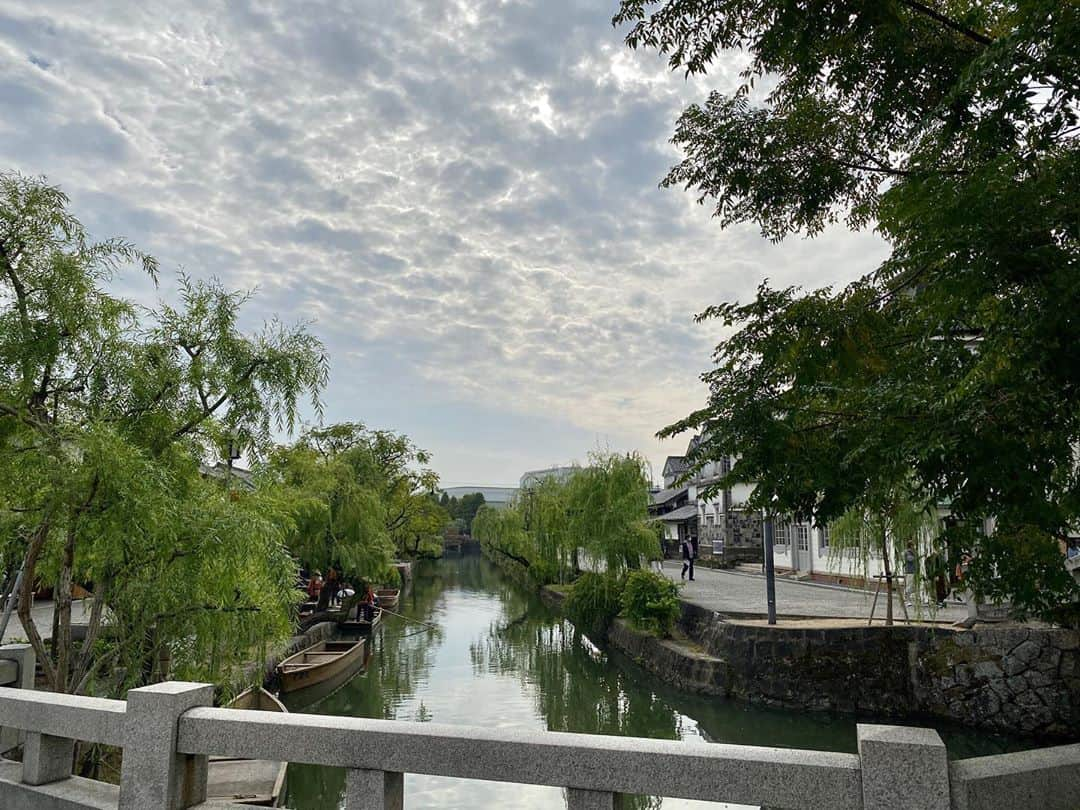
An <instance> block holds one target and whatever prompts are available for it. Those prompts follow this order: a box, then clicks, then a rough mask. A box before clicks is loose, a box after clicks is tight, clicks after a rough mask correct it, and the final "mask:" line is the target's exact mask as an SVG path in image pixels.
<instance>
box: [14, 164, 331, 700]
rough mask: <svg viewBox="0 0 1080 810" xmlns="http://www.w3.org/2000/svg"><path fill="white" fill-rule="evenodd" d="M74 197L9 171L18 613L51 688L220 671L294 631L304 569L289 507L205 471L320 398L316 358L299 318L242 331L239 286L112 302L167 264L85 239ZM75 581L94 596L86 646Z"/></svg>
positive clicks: (257, 447) (254, 449)
mask: <svg viewBox="0 0 1080 810" xmlns="http://www.w3.org/2000/svg"><path fill="white" fill-rule="evenodd" d="M67 202H68V201H67V198H66V197H65V196H64V194H63V193H62V192H61V191H60V190H59V189H57V188H55V187H52V186H49V185H48V184H47V183H45V182H44V181H43V180H38V179H32V178H27V177H23V176H21V175H18V174H0V289H2V298H0V301H2V303H0V492H2V495H0V555H2V559H3V562H4V565H5V568H6V569H7V570H9V571H11V570H15V569H16V568H18V567H19V566H20V565H22V566H24V569H25V571H24V578H23V580H22V587H21V593H20V599H19V618H20V620H21V622H22V625H23V628H24V631H25V632H26V634H27V637H28V638H29V640H30V642H31V644H32V645H33V646H34V649H35V652H36V653H37V656H38V661H39V662H40V663H41V666H42V669H43V671H44V675H45V679H46V682H47V683H48V686H49V688H51V689H54V690H57V691H64V692H83V691H86V690H87V689H88V688H89V687H90V686H91V685H93V684H95V683H97V684H98V689H99V691H116V690H122V689H123V688H125V687H127V686H131V685H137V684H140V683H145V682H147V681H148V680H152V679H154V678H156V677H161V676H163V675H164V674H165V672H166V671H167V667H168V666H169V665H170V664H171V666H172V667H173V670H174V671H177V672H181V673H184V674H185V675H188V676H194V675H195V674H197V673H207V674H209V673H210V672H214V671H223V670H224V669H226V668H228V667H229V666H231V665H233V664H235V663H238V662H239V661H241V660H243V658H244V657H245V656H250V655H251V654H252V648H253V647H254V646H256V645H258V644H261V643H263V642H266V641H272V640H274V639H275V638H278V637H280V636H282V635H283V634H286V633H287V632H288V630H289V618H290V615H289V609H290V606H291V603H292V594H293V593H294V591H293V590H292V585H293V580H294V577H295V567H294V565H293V564H292V561H291V559H290V558H289V557H288V555H287V553H286V552H285V549H284V546H283V544H282V527H283V526H284V525H285V524H286V520H287V516H286V515H284V514H283V513H282V512H281V510H280V509H279V505H278V504H277V503H276V502H275V501H273V500H272V499H267V498H264V497H263V495H262V494H260V493H241V492H238V491H235V490H229V489H228V488H227V487H226V486H225V485H224V484H222V483H221V482H217V481H213V480H208V479H206V478H204V477H203V476H202V475H201V474H200V464H201V463H202V462H203V461H205V460H212V459H213V458H214V457H215V456H216V450H217V448H220V447H221V446H222V444H223V443H224V442H225V441H226V440H227V439H233V440H234V441H242V442H245V443H246V445H247V447H248V449H249V452H250V453H251V454H252V455H253V456H257V455H258V454H259V453H260V452H263V451H264V450H265V449H266V447H267V445H268V444H269V441H270V434H271V432H272V430H274V429H278V428H287V427H288V426H289V425H291V424H292V422H293V420H294V418H295V415H296V410H297V406H298V403H299V401H300V399H301V398H302V397H309V398H310V399H311V400H312V401H313V403H314V404H315V406H316V407H318V394H319V392H320V390H321V389H322V387H323V385H324V383H325V380H326V361H325V357H324V353H323V349H322V346H321V344H320V343H319V341H318V340H317V339H316V338H314V337H313V336H312V335H311V334H310V333H308V332H307V330H306V329H304V328H303V327H286V326H284V325H282V324H280V323H277V322H274V323H271V324H269V325H267V326H266V327H265V329H264V330H263V331H261V332H259V333H257V334H254V335H248V334H244V333H242V332H240V331H239V329H238V328H237V313H238V310H239V308H240V306H241V305H242V303H243V302H244V297H243V296H238V295H236V294H233V293H230V292H228V291H226V290H224V289H222V287H221V286H220V285H219V284H218V283H217V282H198V283H196V282H191V281H189V280H187V279H183V278H182V279H181V284H180V302H179V304H178V305H176V306H169V305H162V306H160V307H158V308H157V309H155V310H149V311H143V310H140V309H138V308H136V307H135V306H133V305H132V304H130V303H128V302H126V301H124V300H122V299H120V298H117V297H115V296H114V295H112V294H111V293H109V292H108V291H107V289H106V285H107V283H108V282H109V281H110V280H111V278H112V276H113V274H114V272H116V271H118V270H119V269H121V268H122V267H125V266H127V265H130V264H132V263H134V264H138V265H141V267H142V269H143V270H144V271H145V272H148V273H150V274H151V275H156V270H157V266H156V263H155V262H154V261H153V259H151V258H150V257H148V256H145V255H144V254H142V253H140V252H139V251H138V250H137V249H136V248H134V247H133V246H132V245H130V244H128V243H126V242H124V241H122V240H109V241H106V242H100V243H94V242H91V241H90V239H89V238H88V236H87V234H86V233H85V231H84V229H83V228H82V226H81V225H80V224H79V222H78V221H77V220H76V219H75V218H74V217H73V216H72V215H71V214H70V213H69V212H68V210H67ZM39 583H40V584H45V585H51V586H53V588H54V594H55V615H56V618H55V620H54V626H53V643H52V644H51V645H48V646H47V645H46V644H45V642H44V641H43V640H42V635H43V634H42V633H41V630H40V628H38V627H37V625H36V623H35V621H34V619H33V616H32V615H31V613H30V604H31V601H32V599H31V595H32V593H33V591H34V590H35V588H36V586H37V585H38V584H39ZM77 584H78V585H82V586H85V587H86V588H88V589H89V590H90V591H91V593H92V596H93V601H92V606H93V607H92V612H91V615H90V617H89V626H88V628H87V634H86V640H85V641H82V642H81V643H77V642H75V641H74V640H73V637H72V616H71V604H72V595H73V591H74V587H75V585H77ZM106 619H107V623H106Z"/></svg>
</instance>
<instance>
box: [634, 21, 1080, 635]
mask: <svg viewBox="0 0 1080 810" xmlns="http://www.w3.org/2000/svg"><path fill="white" fill-rule="evenodd" d="M615 21H616V23H617V24H624V25H628V26H629V30H628V33H627V38H626V39H627V43H628V44H629V45H630V46H632V47H645V48H653V49H656V50H658V51H660V52H662V53H663V54H665V55H666V56H667V57H668V59H669V62H670V64H671V66H672V67H673V68H678V69H682V70H685V71H687V72H689V73H698V74H700V73H703V72H705V71H706V70H707V68H708V67H709V66H710V65H711V64H712V62H713V61H714V60H715V58H716V57H717V55H718V54H719V53H721V52H722V51H725V50H732V51H734V50H738V51H740V52H742V53H745V54H746V55H747V58H748V64H747V67H746V70H745V72H744V73H743V79H744V84H743V86H742V87H740V88H738V89H737V90H736V91H735V92H734V93H731V94H727V95H725V94H722V93H719V92H714V93H712V94H710V96H709V98H708V99H707V100H706V101H705V102H704V103H701V104H695V105H692V106H690V107H689V108H688V109H687V110H686V111H685V112H684V113H683V115H682V116H681V118H680V119H679V122H678V124H677V126H676V129H675V136H674V142H675V144H676V145H677V146H679V147H680V148H681V149H682V151H683V154H684V157H683V160H682V161H681V162H680V163H678V164H677V165H676V166H675V167H674V168H673V169H672V170H671V172H670V173H669V174H668V176H667V177H666V178H665V180H664V184H665V185H669V186H685V187H687V188H689V189H693V190H694V191H695V193H697V195H698V198H699V200H700V201H701V202H702V203H708V204H709V205H711V206H713V208H714V210H715V213H716V215H717V217H718V218H719V219H720V221H721V223H722V225H725V226H727V225H731V224H736V223H742V222H753V223H756V224H757V225H758V226H759V227H760V228H761V231H762V233H763V234H764V235H765V236H767V237H769V238H770V239H774V240H779V239H782V238H784V237H785V236H787V235H789V234H791V233H797V232H802V233H806V234H809V235H814V234H817V233H819V232H820V231H821V230H822V229H823V228H825V227H826V226H827V225H829V224H830V223H833V222H837V221H843V222H844V223H846V224H847V225H848V226H849V227H850V228H856V229H857V228H864V227H871V226H873V227H875V228H876V230H877V231H878V232H879V233H880V234H881V235H882V236H883V237H884V238H885V239H886V240H887V241H888V242H889V244H890V246H891V255H890V256H889V258H888V259H887V260H886V261H885V262H884V263H883V264H882V265H881V266H880V267H877V268H867V269H866V275H865V276H864V277H863V278H862V279H860V280H859V281H857V282H855V283H853V284H851V285H849V286H848V287H846V288H844V289H840V290H831V289H825V290H818V291H813V292H809V293H804V292H802V291H800V290H797V289H785V290H775V289H772V288H770V287H769V286H767V285H763V286H762V287H761V288H760V290H759V292H758V295H757V298H756V300H754V301H752V302H750V303H749V304H745V305H742V306H740V305H736V304H727V305H724V306H719V307H714V308H711V309H709V310H706V312H705V313H703V315H702V316H701V317H702V318H716V319H719V320H720V321H721V322H722V323H723V325H724V326H726V327H729V328H731V329H732V330H733V331H734V334H733V336H732V337H731V338H730V339H728V340H726V341H725V342H724V343H722V344H721V345H720V346H719V347H718V349H717V353H716V360H717V366H716V368H715V369H713V370H712V371H710V372H709V373H708V374H706V375H705V379H706V382H707V383H708V385H709V389H710V402H709V405H708V407H707V408H705V409H703V410H701V411H699V412H697V413H695V414H692V415H691V416H690V417H689V418H688V419H685V420H682V421H681V422H679V423H677V424H676V425H673V426H672V427H671V428H669V429H667V430H665V431H664V435H671V434H672V433H674V432H677V431H679V430H682V429H685V428H693V429H704V430H706V432H707V435H708V437H709V438H708V440H707V441H706V442H705V443H703V445H701V446H700V447H699V448H698V450H697V451H696V452H695V453H694V454H693V458H692V461H693V462H695V463H698V464H700V463H703V462H704V461H706V460H708V459H715V458H718V457H720V456H721V455H729V456H734V457H736V458H738V461H737V463H736V465H735V468H734V470H733V471H732V474H731V476H730V477H729V479H728V481H729V482H734V481H757V482H758V503H759V505H767V504H771V505H773V506H775V507H777V508H778V509H779V510H783V511H792V512H796V513H798V514H801V515H804V516H811V515H812V516H814V517H815V519H816V521H817V522H819V523H827V522H828V521H829V520H831V519H834V518H836V517H838V516H839V515H841V514H843V513H844V512H845V511H847V510H848V509H850V508H855V507H857V506H858V505H859V504H860V503H862V504H865V503H867V502H874V501H880V499H881V498H882V496H883V495H884V494H887V493H888V492H890V491H891V490H893V489H894V488H895V487H897V486H898V485H899V484H900V483H901V482H902V481H906V480H910V481H911V483H912V485H913V492H912V496H913V497H914V498H915V499H916V500H927V501H933V502H946V501H947V502H948V503H949V504H950V510H951V511H952V513H953V515H954V516H955V518H956V519H957V523H958V525H971V524H972V523H976V522H979V521H981V520H983V519H986V518H991V517H993V518H995V519H996V530H995V531H994V532H993V533H992V534H990V535H989V536H985V537H978V538H971V542H972V544H973V545H972V546H971V547H969V550H972V551H974V552H976V553H975V562H974V563H973V564H972V568H971V571H970V575H971V577H972V579H973V580H974V581H975V583H976V585H977V586H978V587H979V589H980V590H981V592H982V593H983V594H985V595H986V596H987V597H988V598H991V599H994V600H1002V599H1011V600H1012V601H1013V603H1014V605H1015V606H1016V607H1017V608H1019V609H1026V610H1031V611H1035V612H1039V613H1043V614H1049V613H1051V612H1052V611H1053V610H1054V609H1055V607H1056V606H1057V605H1058V604H1060V603H1061V602H1062V600H1065V599H1069V598H1072V597H1074V596H1075V594H1076V586H1075V583H1074V582H1073V580H1072V579H1071V578H1070V577H1069V576H1067V574H1066V572H1065V571H1064V569H1063V566H1062V565H1061V560H1060V555H1059V554H1058V553H1057V545H1058V542H1059V541H1060V540H1061V538H1062V537H1063V536H1064V535H1065V534H1066V533H1067V531H1068V530H1069V527H1070V526H1073V525H1075V524H1076V523H1077V520H1078V518H1080V514H1078V512H1080V499H1078V498H1077V493H1078V491H1080V477H1078V474H1077V464H1076V451H1075V448H1076V447H1077V446H1078V442H1080V407H1078V402H1080V401H1078V397H1077V391H1078V390H1080V361H1078V359H1077V353H1076V352H1075V351H1074V349H1073V347H1072V343H1073V342H1074V341H1071V340H1069V339H1068V337H1069V336H1071V335H1073V334H1075V331H1076V328H1075V322H1074V320H1075V316H1074V314H1073V313H1075V312H1076V311H1077V307H1078V305H1080V286H1078V285H1077V283H1076V279H1077V277H1078V275H1077V269H1078V258H1080V255H1078V254H1080V251H1078V235H1080V234H1078V231H1080V224H1078V223H1080V195H1077V194H1075V193H1074V192H1073V189H1075V188H1077V187H1078V185H1080V150H1078V147H1077V135H1078V134H1080V128H1078V120H1077V110H1078V103H1077V102H1078V94H1080V51H1078V49H1077V48H1076V42H1077V41H1080V6H1077V4H1075V3H1060V2H1057V1H1056V0H1015V1H1014V2H1001V3H979V2H974V0H955V2H953V1H950V2H944V0H935V2H914V0H882V1H881V2H875V3H865V2H858V1H857V0H821V2H814V3H811V4H809V5H806V4H802V5H800V4H792V3H789V2H784V1H783V0H717V1H716V2H714V3H710V4H706V5H702V4H701V3H698V2H695V1H694V0H666V1H665V2H654V1H653V0H622V2H621V3H620V5H619V11H618V13H617V15H616V17H615ZM765 80H767V81H765ZM758 83H763V84H766V85H767V86H768V87H769V88H770V89H769V90H768V92H766V93H762V92H761V91H760V90H758V89H757V88H756V87H755V84H758ZM909 475H913V477H912V478H910V479H908V478H907V476H909Z"/></svg>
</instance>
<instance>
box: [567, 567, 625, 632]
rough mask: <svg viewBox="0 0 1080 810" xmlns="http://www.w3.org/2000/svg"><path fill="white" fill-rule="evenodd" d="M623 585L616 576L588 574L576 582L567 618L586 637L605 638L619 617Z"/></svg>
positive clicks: (571, 593) (571, 589) (571, 590)
mask: <svg viewBox="0 0 1080 810" xmlns="http://www.w3.org/2000/svg"><path fill="white" fill-rule="evenodd" d="M621 592H622V583H621V582H620V580H619V578H618V577H617V576H615V575H614V574H607V573H605V574H594V573H592V572H587V573H584V574H582V575H581V576H580V577H578V578H577V580H575V582H574V585H573V587H571V588H570V595H569V596H568V597H567V598H566V605H565V609H566V616H567V618H568V619H570V621H571V622H573V623H574V626H575V627H577V629H578V630H580V631H581V632H583V633H585V634H587V635H596V636H603V635H605V634H606V633H607V630H608V627H609V626H611V622H612V621H613V620H614V619H615V617H616V616H618V615H619V609H620V607H621V602H620V598H619V597H620V595H621Z"/></svg>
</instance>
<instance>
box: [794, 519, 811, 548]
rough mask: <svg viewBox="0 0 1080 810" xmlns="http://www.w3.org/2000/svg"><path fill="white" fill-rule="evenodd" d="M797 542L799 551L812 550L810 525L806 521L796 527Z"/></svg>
mask: <svg viewBox="0 0 1080 810" xmlns="http://www.w3.org/2000/svg"><path fill="white" fill-rule="evenodd" d="M795 543H796V544H797V545H798V547H799V551H809V550H810V527H809V526H807V525H806V524H805V523H800V524H798V525H797V526H796V527H795Z"/></svg>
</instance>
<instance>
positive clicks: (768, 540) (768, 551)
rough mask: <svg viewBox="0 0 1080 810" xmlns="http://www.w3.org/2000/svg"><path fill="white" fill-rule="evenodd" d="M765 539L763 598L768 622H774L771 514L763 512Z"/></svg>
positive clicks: (774, 588) (774, 594)
mask: <svg viewBox="0 0 1080 810" xmlns="http://www.w3.org/2000/svg"><path fill="white" fill-rule="evenodd" d="M762 519H763V523H764V531H763V532H762V534H763V535H764V539H765V598H766V599H767V601H768V606H769V624H776V569H775V567H774V565H773V520H772V515H771V514H769V513H767V512H766V513H763V515H762Z"/></svg>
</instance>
